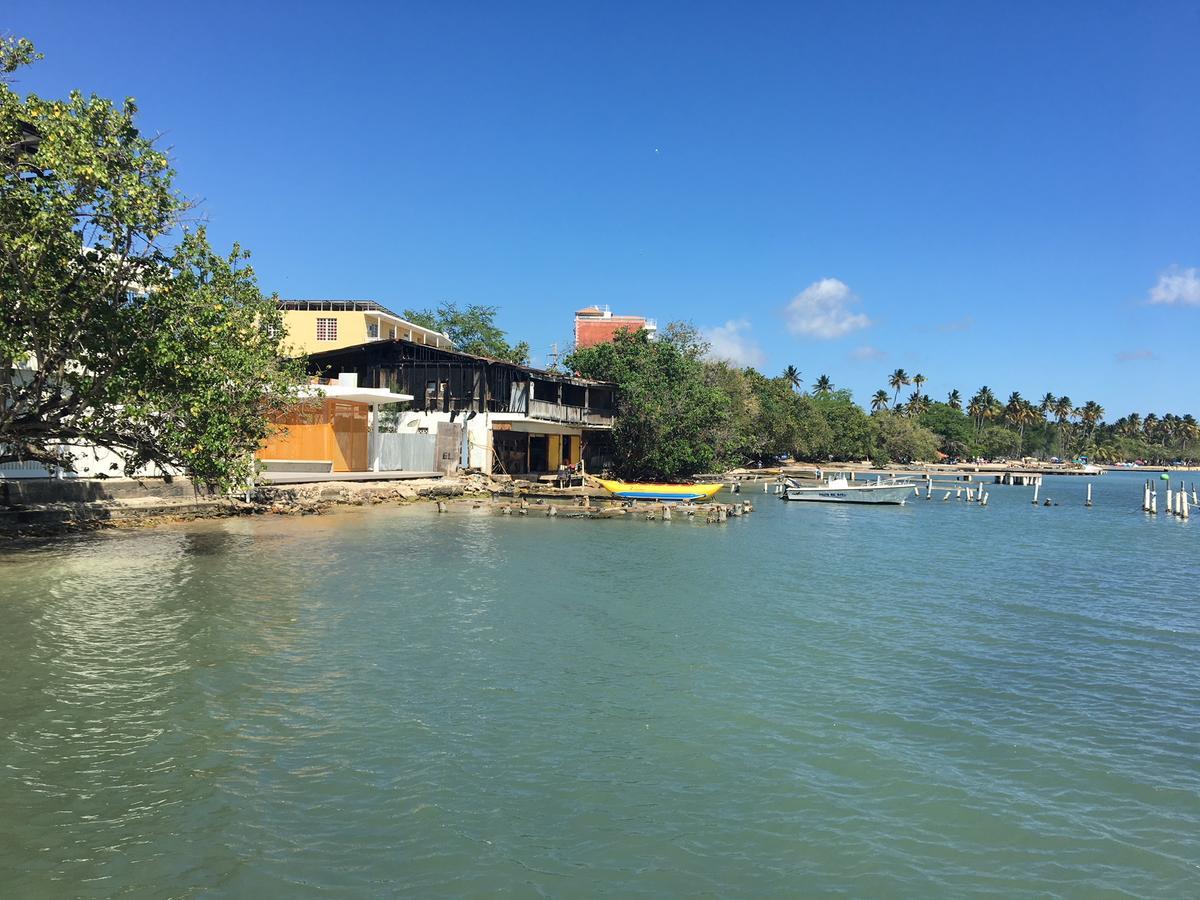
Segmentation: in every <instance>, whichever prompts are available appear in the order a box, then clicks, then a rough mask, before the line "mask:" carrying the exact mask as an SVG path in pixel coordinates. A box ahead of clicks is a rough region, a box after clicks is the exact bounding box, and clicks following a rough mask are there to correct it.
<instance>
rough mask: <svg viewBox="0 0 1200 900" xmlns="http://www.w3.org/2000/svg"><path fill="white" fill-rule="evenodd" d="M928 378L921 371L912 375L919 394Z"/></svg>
mask: <svg viewBox="0 0 1200 900" xmlns="http://www.w3.org/2000/svg"><path fill="white" fill-rule="evenodd" d="M928 380H929V379H928V378H926V377H925V376H924V375H922V374H921V373H920V372H918V373H917V374H916V375H914V376H913V377H912V383H913V387H914V388H916V390H917V393H918V394H920V393H921V385H923V384H924V383H925V382H927V381H928Z"/></svg>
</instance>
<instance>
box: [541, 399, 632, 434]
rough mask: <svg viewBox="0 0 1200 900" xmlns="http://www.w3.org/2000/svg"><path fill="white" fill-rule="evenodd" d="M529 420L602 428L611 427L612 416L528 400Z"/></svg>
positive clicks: (584, 409) (589, 410) (581, 407)
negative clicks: (545, 420)
mask: <svg viewBox="0 0 1200 900" xmlns="http://www.w3.org/2000/svg"><path fill="white" fill-rule="evenodd" d="M527 415H528V416H529V417H530V418H531V419H547V420H549V421H551V422H564V423H566V424H568V425H595V426H599V427H603V428H607V427H611V426H612V423H613V415H612V413H610V412H605V411H602V410H597V409H590V408H588V407H586V406H567V405H565V404H562V403H550V402H549V401H546V400H530V401H529V412H528V413H527Z"/></svg>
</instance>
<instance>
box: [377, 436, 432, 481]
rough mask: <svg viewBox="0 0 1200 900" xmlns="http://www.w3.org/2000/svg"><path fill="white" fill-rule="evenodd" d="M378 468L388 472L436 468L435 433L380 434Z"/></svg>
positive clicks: (422, 470)
mask: <svg viewBox="0 0 1200 900" xmlns="http://www.w3.org/2000/svg"><path fill="white" fill-rule="evenodd" d="M378 437H379V468H380V469H384V470H385V471H389V472H433V471H436V470H437V465H436V464H435V456H436V454H437V435H434V434H380V435H379V436H378Z"/></svg>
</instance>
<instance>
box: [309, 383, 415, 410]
mask: <svg viewBox="0 0 1200 900" xmlns="http://www.w3.org/2000/svg"><path fill="white" fill-rule="evenodd" d="M296 395H297V396H298V397H301V398H308V397H312V398H317V397H321V396H322V395H324V398H325V399H326V400H349V401H350V402H351V403H367V404H369V405H371V406H374V405H376V404H378V403H406V402H408V401H409V400H412V399H413V395H412V394H393V393H392V392H391V391H389V390H385V389H384V388H361V387H343V386H342V385H340V384H307V385H305V386H304V387H302V388H300V390H299V391H297V392H296Z"/></svg>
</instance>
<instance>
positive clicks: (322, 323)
mask: <svg viewBox="0 0 1200 900" xmlns="http://www.w3.org/2000/svg"><path fill="white" fill-rule="evenodd" d="M317 340H318V341H336V340H337V319H325V318H319V319H317Z"/></svg>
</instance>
